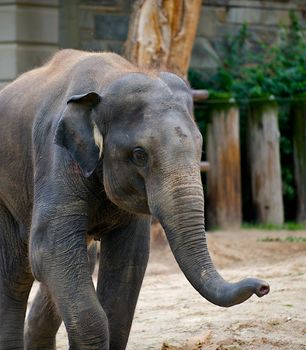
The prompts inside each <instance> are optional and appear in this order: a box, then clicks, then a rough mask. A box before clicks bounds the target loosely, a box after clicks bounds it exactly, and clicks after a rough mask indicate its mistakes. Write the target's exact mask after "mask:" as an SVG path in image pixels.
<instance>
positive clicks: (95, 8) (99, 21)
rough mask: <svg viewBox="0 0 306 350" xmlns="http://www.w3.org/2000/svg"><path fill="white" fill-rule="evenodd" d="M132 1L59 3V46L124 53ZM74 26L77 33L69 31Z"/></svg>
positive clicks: (96, 0) (98, 0)
mask: <svg viewBox="0 0 306 350" xmlns="http://www.w3.org/2000/svg"><path fill="white" fill-rule="evenodd" d="M133 2H134V1H133V0H80V1H79V3H78V4H77V2H76V1H75V2H73V3H72V2H71V3H69V1H68V2H67V1H66V2H64V1H62V2H61V8H60V16H61V18H60V46H61V47H75V48H80V49H83V50H94V51H113V52H117V53H120V54H121V53H122V52H123V45H124V42H125V40H126V37H127V32H128V26H129V16H130V13H131V11H132V4H133ZM74 25H75V28H76V30H75V31H74V30H72V31H71V30H70V29H71V28H72V27H73V26H74Z"/></svg>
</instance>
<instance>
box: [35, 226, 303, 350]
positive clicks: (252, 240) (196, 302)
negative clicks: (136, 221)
mask: <svg viewBox="0 0 306 350" xmlns="http://www.w3.org/2000/svg"><path fill="white" fill-rule="evenodd" d="M289 236H295V237H306V232H305V231H259V230H240V231H233V232H231V231H227V232H224V231H222V232H221V231H217V232H213V233H209V234H208V243H209V248H210V252H211V255H212V258H213V260H214V262H215V264H216V266H217V267H218V269H219V272H220V273H221V274H222V276H223V277H224V278H226V279H227V280H229V281H237V280H239V279H242V278H245V277H251V276H252V277H258V278H261V279H265V280H267V281H268V282H269V283H270V286H271V292H270V294H269V295H268V296H265V297H264V298H262V299H259V298H257V297H256V296H253V297H252V298H251V299H249V300H248V301H246V302H245V303H243V304H240V305H237V306H234V307H231V308H228V309H226V308H220V307H217V306H214V305H212V304H210V303H209V302H207V301H206V300H205V299H203V298H202V297H201V296H200V295H199V294H198V293H197V292H196V291H195V290H194V289H193V288H192V286H191V285H190V284H189V283H188V281H187V280H186V279H185V277H184V275H183V274H182V272H181V271H180V270H179V269H178V267H177V265H176V263H175V261H174V258H173V256H172V255H171V253H170V251H169V248H168V246H167V244H165V243H164V242H163V241H162V239H159V240H157V241H154V242H153V244H152V245H153V247H152V250H151V257H150V262H149V266H148V269H147V273H146V276H145V279H144V282H143V286H142V290H141V293H140V297H139V301H138V305H137V309H136V313H135V317H134V323H133V326H132V330H131V334H130V339H129V343H128V347H127V349H128V350H147V349H148V350H149V349H152V350H161V349H162V350H166V349H169V350H170V349H171V350H174V349H176V350H178V349H180V350H196V349H205V350H274V349H275V350H276V349H282V350H306V242H305V241H304V242H302V241H300V242H299V241H298V240H297V239H293V240H292V241H288V240H286V239H285V238H286V237H289ZM266 237H269V238H271V241H266V240H265V238H266ZM276 239H277V240H276ZM278 239H280V240H278ZM35 289H36V288H34V291H33V293H34V292H35ZM33 293H32V296H31V299H30V302H31V300H32V298H33ZM67 348H68V345H67V339H66V334H65V329H64V327H63V326H62V327H61V329H60V332H59V334H58V338H57V349H67Z"/></svg>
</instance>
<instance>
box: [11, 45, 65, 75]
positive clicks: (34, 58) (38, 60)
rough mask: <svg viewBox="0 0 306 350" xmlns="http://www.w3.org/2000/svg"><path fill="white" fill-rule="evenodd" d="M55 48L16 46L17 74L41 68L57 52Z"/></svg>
mask: <svg viewBox="0 0 306 350" xmlns="http://www.w3.org/2000/svg"><path fill="white" fill-rule="evenodd" d="M57 50H58V49H57V47H55V46H47V45H18V46H17V48H16V56H17V74H21V73H23V72H25V71H27V70H29V69H33V68H36V67H39V66H41V65H42V64H43V63H45V62H46V61H47V60H48V59H49V58H51V56H52V55H53V54H54V53H55V52H56V51H57Z"/></svg>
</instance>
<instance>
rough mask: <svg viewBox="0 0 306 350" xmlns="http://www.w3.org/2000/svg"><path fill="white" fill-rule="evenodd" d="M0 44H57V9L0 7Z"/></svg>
mask: <svg viewBox="0 0 306 350" xmlns="http://www.w3.org/2000/svg"><path fill="white" fill-rule="evenodd" d="M0 42H31V43H47V44H55V45H57V44H58V9H57V8H48V7H45V8H40V7H31V6H25V7H23V6H15V5H10V6H0Z"/></svg>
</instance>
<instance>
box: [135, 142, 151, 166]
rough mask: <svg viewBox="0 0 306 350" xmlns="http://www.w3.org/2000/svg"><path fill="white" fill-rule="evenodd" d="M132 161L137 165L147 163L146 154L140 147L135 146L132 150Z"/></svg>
mask: <svg viewBox="0 0 306 350" xmlns="http://www.w3.org/2000/svg"><path fill="white" fill-rule="evenodd" d="M132 159H133V163H134V164H135V165H137V166H145V165H146V164H147V160H148V156H147V154H146V152H145V151H144V150H143V149H142V148H140V147H136V148H134V150H133V158H132Z"/></svg>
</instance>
